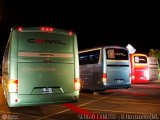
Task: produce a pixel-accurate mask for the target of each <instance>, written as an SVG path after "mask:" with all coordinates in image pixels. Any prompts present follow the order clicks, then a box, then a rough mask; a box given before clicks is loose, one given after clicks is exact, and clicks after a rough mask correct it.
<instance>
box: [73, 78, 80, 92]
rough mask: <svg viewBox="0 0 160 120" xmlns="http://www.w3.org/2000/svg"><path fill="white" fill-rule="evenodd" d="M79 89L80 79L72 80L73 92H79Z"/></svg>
mask: <svg viewBox="0 0 160 120" xmlns="http://www.w3.org/2000/svg"><path fill="white" fill-rule="evenodd" d="M80 88H81V84H80V79H79V78H76V79H75V80H74V90H80Z"/></svg>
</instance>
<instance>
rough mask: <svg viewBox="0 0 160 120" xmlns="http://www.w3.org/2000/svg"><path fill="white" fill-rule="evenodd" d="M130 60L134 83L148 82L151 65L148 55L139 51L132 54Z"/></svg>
mask: <svg viewBox="0 0 160 120" xmlns="http://www.w3.org/2000/svg"><path fill="white" fill-rule="evenodd" d="M130 60H131V70H132V73H131V74H132V83H148V82H149V67H148V61H147V55H145V54H138V53H135V54H131V55H130ZM136 61H137V62H136Z"/></svg>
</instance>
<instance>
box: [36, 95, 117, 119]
mask: <svg viewBox="0 0 160 120" xmlns="http://www.w3.org/2000/svg"><path fill="white" fill-rule="evenodd" d="M115 94H117V93H114V94H111V95H108V96H106V97H102V98H99V99H97V100H93V101H90V102H87V103H84V104H81V105H78V106H77V107H81V106H84V105H88V104H91V103H94V102H97V101H99V100H102V99H105V98H108V97H110V96H113V95H115ZM69 110H71V109H66V110H63V111H60V112H57V113H54V114H51V115H47V116H45V117H42V118H40V119H36V120H41V119H44V118H47V117H50V116H53V115H57V114H61V113H64V112H67V111H69Z"/></svg>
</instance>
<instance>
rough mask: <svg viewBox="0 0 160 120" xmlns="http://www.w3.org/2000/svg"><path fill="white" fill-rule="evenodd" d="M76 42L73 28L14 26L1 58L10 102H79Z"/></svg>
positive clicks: (4, 82) (5, 89)
mask: <svg viewBox="0 0 160 120" xmlns="http://www.w3.org/2000/svg"><path fill="white" fill-rule="evenodd" d="M77 44H78V43H77V37H76V34H75V33H73V32H72V31H67V30H62V29H57V28H53V27H26V26H23V27H22V26H21V27H18V26H17V27H13V28H12V29H11V31H10V35H9V39H8V43H7V46H6V49H5V53H4V56H3V61H2V63H3V64H2V88H3V90H4V95H5V98H6V101H7V103H8V106H9V107H19V106H34V105H43V104H61V103H75V102H78V100H79V91H80V78H79V57H78V45H77Z"/></svg>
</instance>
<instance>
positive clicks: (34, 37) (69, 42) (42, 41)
mask: <svg viewBox="0 0 160 120" xmlns="http://www.w3.org/2000/svg"><path fill="white" fill-rule="evenodd" d="M18 51H28V52H32V51H34V52H39V51H41V52H72V51H73V36H68V35H63V34H61V35H59V34H57V33H46V32H20V33H19V34H18Z"/></svg>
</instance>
